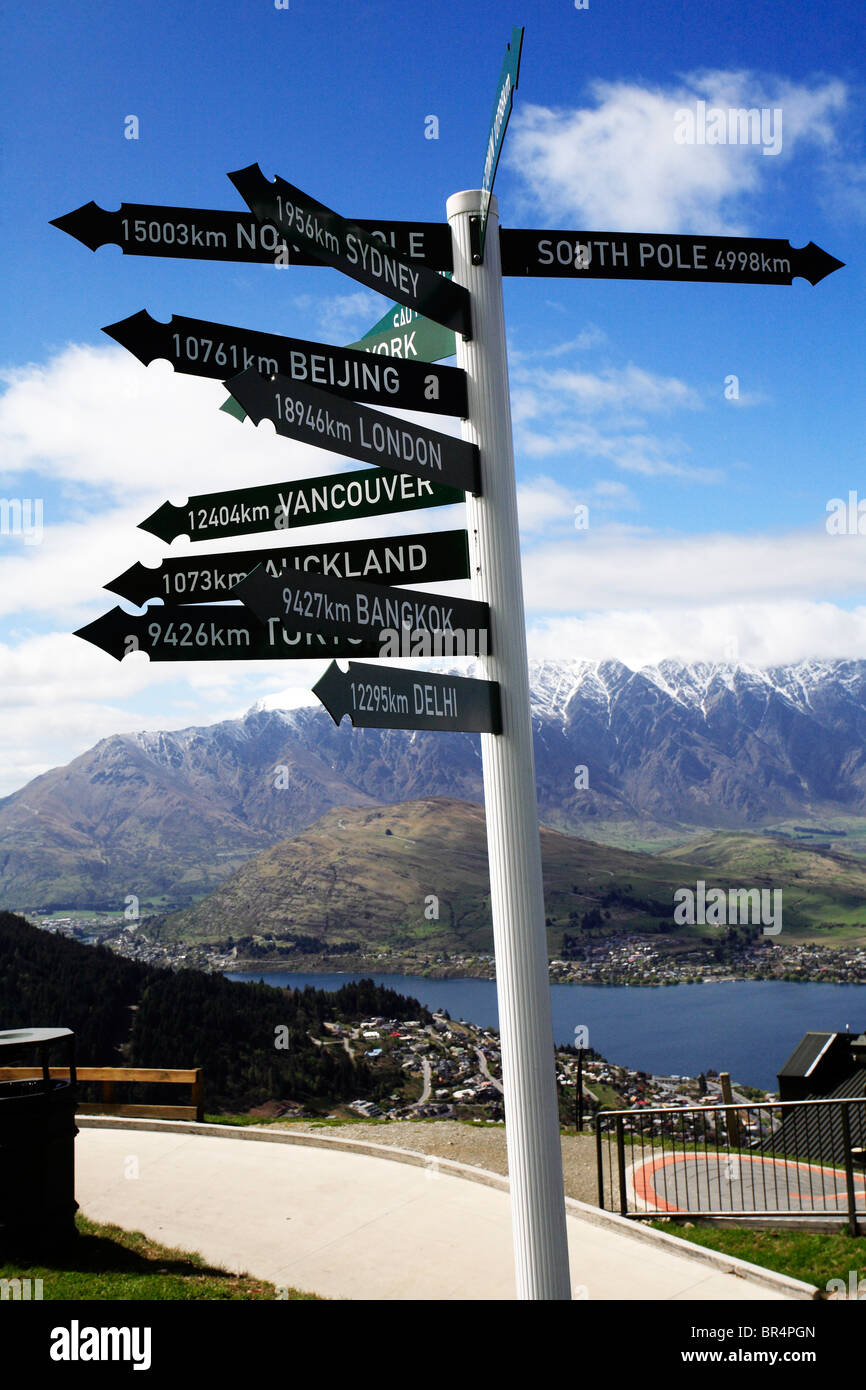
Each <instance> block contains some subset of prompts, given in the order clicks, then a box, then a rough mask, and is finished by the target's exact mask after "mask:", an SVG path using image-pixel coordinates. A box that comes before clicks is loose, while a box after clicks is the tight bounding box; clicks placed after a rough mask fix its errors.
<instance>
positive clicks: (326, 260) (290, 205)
mask: <svg viewBox="0 0 866 1390" xmlns="http://www.w3.org/2000/svg"><path fill="white" fill-rule="evenodd" d="M229 178H230V179H231V181H232V183H233V184H234V186H235V188H236V189H237V190H238V192H239V193H240V195H241V197H242V198H243V200H244V202H245V203H246V205H247V207H248V208H250V209H251V211H252V212H253V213H255V215H256V217H258V218H259V220H260V221H261V222H272V223H274V224H275V225H276V226H277V227H279V228H280V230H281V232H282V233H283V235H284V236H285V238H286V239H287V240H289V241H297V242H298V244H299V245H300V246H303V247H304V248H305V250H307V251H309V252H311V254H312V255H314V256H318V258H319V260H320V261H322V263H323V264H324V265H330V266H333V267H334V268H335V269H336V270H341V271H343V273H344V274H345V275H350V276H351V277H352V279H353V280H359V281H360V282H361V284H362V285H369V286H370V288H371V289H373V290H378V291H379V293H380V294H384V295H385V296H386V297H388V298H390V299H396V300H397V302H398V303H399V304H405V305H406V307H407V308H409V309H414V310H415V311H416V313H419V314H423V315H424V316H425V317H426V318H429V319H435V320H436V322H437V323H442V324H444V325H445V327H446V328H453V329H454V331H455V333H462V334H463V335H464V337H467V338H468V337H470V336H471V333H472V315H471V309H470V301H469V291H468V290H466V289H465V288H464V287H463V286H462V285H456V284H455V283H454V281H453V280H446V279H444V278H443V277H442V276H441V275H437V274H436V272H435V271H431V270H427V269H426V268H425V267H424V266H421V265H417V264H416V265H411V264H409V262H407V261H404V260H402V259H401V258H400V257H399V256H398V255H397V254H396V253H395V252H392V251H389V250H388V249H387V247H385V246H383V244H382V242H381V241H380V240H378V238H375V237H372V236H370V234H369V232H365V231H364V229H363V227H361V226H359V224H358V223H357V222H347V221H346V220H345V218H343V217H340V216H339V214H338V213H336V212H334V211H333V210H332V209H331V208H328V207H325V205H324V203H319V202H317V201H316V199H315V198H311V197H310V195H309V194H308V193H302V192H301V190H300V188H296V187H295V186H294V184H291V183H286V181H285V179H281V178H275V179H274V180H273V182H269V181H268V180H267V179H266V178H265V176H264V174H263V173H262V171H261V169H260V168H259V166H258V164H250V165H249V166H248V167H247V168H246V169H238V170H236V171H235V173H233V174H229Z"/></svg>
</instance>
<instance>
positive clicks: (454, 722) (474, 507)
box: [55, 28, 842, 1299]
mask: <svg viewBox="0 0 866 1390" xmlns="http://www.w3.org/2000/svg"><path fill="white" fill-rule="evenodd" d="M522 41H523V30H522V28H515V29H514V30H513V31H512V39H511V43H510V44H509V47H508V51H507V53H506V56H505V61H504V63H503V66H502V71H501V74H500V79H499V85H498V88H497V95H496V101H495V103H494V111H493V119H492V121H491V126H490V132H489V136H488V140H487V147H486V152H485V160H484V177H483V184H482V187H481V189H478V190H472V191H469V192H463V193H457V194H454V195H453V197H451V198H450V199H449V200H448V206H447V213H448V223H449V228H448V229H445V228H443V227H440V226H439V225H438V224H431V223H381V222H380V223H371V222H348V221H346V220H345V219H343V218H341V217H339V216H338V215H337V214H336V213H335V212H333V211H332V210H331V209H330V208H327V207H325V206H324V205H323V204H322V203H318V202H316V201H315V200H314V199H312V198H311V197H309V195H307V194H305V193H302V192H301V191H300V190H299V189H297V188H295V187H294V186H293V185H292V184H288V183H286V182H285V181H284V180H282V179H276V180H275V181H274V182H273V183H269V182H268V181H267V180H266V179H265V177H264V175H263V174H262V172H261V170H260V169H259V167H258V165H250V166H249V167H248V168H246V169H243V170H240V171H238V172H237V173H235V174H232V175H230V178H231V179H232V182H233V183H234V185H235V187H236V188H237V189H238V190H239V191H240V193H241V195H242V196H243V198H244V199H245V201H246V202H247V203H248V206H249V207H250V209H251V211H252V214H253V217H252V219H251V218H250V217H248V216H247V215H246V214H240V213H229V212H216V211H207V210H201V209H199V210H196V209H190V208H160V207H151V206H146V205H140V204H123V205H122V206H121V209H120V211H119V212H117V213H108V212H103V211H102V210H101V209H100V208H98V207H97V206H96V205H95V204H93V203H91V204H88V205H87V206H86V207H83V208H79V209H78V210H77V211H76V212H74V213H69V214H67V215H66V216H65V217H61V218H58V219H56V223H55V225H56V226H58V227H60V228H61V229H62V230H64V231H67V232H69V233H70V234H71V235H73V236H76V237H78V238H79V240H81V241H83V242H84V244H85V245H89V246H91V247H93V248H94V249H95V248H96V247H97V246H100V245H103V244H104V243H105V242H106V241H116V242H117V243H118V245H120V246H121V247H122V248H123V251H124V252H125V253H127V254H133V255H165V256H173V257H189V258H191V257H197V258H200V259H211V260H226V261H227V260H241V261H268V260H271V261H273V262H274V263H276V264H283V263H291V262H295V263H297V264H305V265H306V264H316V263H318V264H325V265H330V266H333V267H336V268H338V269H340V270H342V271H343V272H345V273H346V274H348V275H350V276H352V277H353V278H354V279H356V280H360V281H361V283H363V284H366V285H369V286H371V287H372V288H373V289H376V290H380V291H382V292H384V293H386V294H387V295H388V297H389V298H392V299H396V300H397V301H398V305H397V306H395V307H394V308H392V309H389V310H388V312H387V314H386V315H385V316H384V317H383V318H382V319H380V321H379V322H378V323H377V324H375V325H374V327H373V328H372V329H371V330H370V332H369V333H368V334H367V335H365V337H364V338H362V339H361V340H360V341H359V342H358V343H356V344H354V345H351V346H350V347H348V348H337V347H329V346H327V345H325V344H321V343H310V342H306V341H303V340H299V339H292V338H283V337H279V336H277V335H275V334H270V333H257V332H252V331H250V330H246V329H240V328H230V327H227V326H226V325H223V324H214V323H207V322H204V321H202V320H198V319H188V318H180V317H177V316H176V317H174V318H172V320H171V322H170V323H169V324H162V323H158V322H157V321H156V320H154V319H152V318H151V317H150V315H149V314H147V313H144V312H142V313H140V314H136V315H134V316H133V317H131V318H129V319H125V320H123V321H122V322H120V323H117V324H113V325H111V326H110V327H109V328H107V329H106V330H105V331H106V332H107V333H109V334H110V335H111V336H112V337H114V338H115V339H116V340H117V341H118V342H120V343H122V344H123V345H124V346H125V347H128V348H129V349H130V350H131V351H133V352H134V353H135V354H136V355H137V356H138V357H139V358H140V360H141V361H143V362H145V363H147V362H150V361H151V360H152V359H153V358H154V357H166V358H167V359H168V360H169V361H171V362H172V363H173V364H174V366H175V368H176V370H178V371H181V372H188V373H191V374H193V375H198V376H210V377H216V378H218V379H220V380H222V381H226V380H227V379H228V380H229V385H230V389H231V391H232V392H233V395H234V396H235V397H236V399H235V400H233V401H232V402H230V403H229V408H230V410H231V413H234V414H239V413H242V411H243V410H244V409H249V411H250V414H251V415H252V416H253V418H254V419H256V420H261V419H262V418H269V419H271V420H272V421H273V422H274V424H275V426H276V428H277V431H278V432H279V433H281V434H284V435H286V436H288V437H290V438H293V439H300V440H303V441H304V442H306V443H313V444H316V445H319V446H325V447H328V448H330V449H331V450H332V451H333V452H334V453H337V454H343V455H346V454H349V455H351V456H352V457H354V458H358V457H360V458H362V459H366V460H367V461H368V462H370V463H375V464H377V465H382V467H381V468H380V467H376V468H374V469H361V470H359V471H355V472H351V473H344V474H335V475H333V476H331V477H326V478H313V479H305V480H303V481H302V482H300V483H297V484H290V483H281V484H277V485H274V486H272V487H255V488H240V489H237V490H231V491H227V492H220V493H215V494H210V495H203V496H198V497H191V498H189V500H188V501H187V503H186V504H185V506H184V507H179V506H173V505H171V504H170V503H168V502H166V503H165V504H164V505H163V506H162V507H160V508H159V509H158V510H157V511H156V512H154V514H153V516H151V517H148V518H147V520H146V521H145V522H143V523H141V524H142V526H143V527H144V528H145V529H147V530H150V531H152V532H153V533H154V534H156V535H159V536H161V537H162V538H164V539H166V540H169V539H172V538H173V537H174V536H176V535H178V534H182V533H186V534H188V535H190V537H191V538H192V539H193V540H201V539H207V540H211V539H215V538H216V537H219V536H240V535H245V534H248V533H250V532H256V531H266V530H274V529H289V528H291V527H294V526H309V525H316V524H319V523H322V522H330V521H335V520H341V519H345V520H348V519H350V518H354V517H361V516H374V515H378V514H380V513H386V512H399V511H408V510H414V509H417V508H419V507H423V506H444V505H447V504H449V503H451V502H455V501H459V500H461V499H463V497H464V493H465V494H466V496H465V501H466V508H467V522H468V535H469V537H470V548H471V554H470V555H467V533H466V532H462V531H459V532H454V531H452V532H445V533H442V534H441V535H440V536H439V537H432V536H430V537H425V536H420V535H414V536H404V537H394V538H391V539H389V538H387V537H380V538H378V539H376V540H371V541H354V542H348V543H334V544H331V543H328V544H321V545H308V546H302V547H293V548H291V549H277V548H273V549H267V550H260V551H254V552H248V553H247V554H241V553H239V552H238V553H234V554H218V555H213V554H211V555H203V556H198V557H192V558H190V557H189V556H188V555H184V556H173V557H170V558H169V559H168V560H166V561H164V562H163V564H162V565H161V566H160V567H159V568H158V569H156V570H149V569H148V570H146V569H144V567H142V566H140V565H138V566H133V567H132V569H130V570H128V571H127V572H126V574H124V575H121V576H119V578H118V579H116V580H114V581H113V584H112V585H111V586H110V587H113V588H114V589H115V591H116V592H119V593H121V594H123V595H124V596H125V597H127V598H130V599H133V600H140V599H144V598H150V597H153V596H154V590H156V592H157V593H158V594H159V595H160V596H162V597H165V598H168V599H170V600H176V599H178V598H182V599H183V600H184V602H183V604H181V605H178V604H176V603H174V602H172V603H170V604H168V605H167V606H156V607H152V608H149V609H148V610H147V612H145V613H144V614H141V615H139V616H131V615H129V614H127V613H125V612H124V611H123V610H121V609H120V608H115V609H113V610H112V611H111V612H109V613H106V614H104V615H103V616H102V617H100V618H98V619H97V620H96V621H95V622H93V623H90V624H88V625H87V626H86V627H84V628H81V629H80V630H79V632H78V634H77V635H78V636H80V637H82V638H84V639H85V640H87V641H89V642H92V643H94V644H95V645H97V646H99V647H101V648H102V649H103V650H104V651H106V652H109V653H110V654H111V655H112V656H114V657H116V658H117V659H118V660H119V659H122V657H123V656H124V655H125V654H126V653H127V652H129V651H135V650H142V651H146V652H147V654H148V656H149V658H150V659H151V660H153V661H186V660H221V661H224V660H256V659H261V658H281V659H298V658H306V659H310V658H312V657H315V656H322V655H328V656H331V657H332V658H335V659H336V658H339V657H343V656H347V655H354V656H376V655H379V656H400V657H402V656H409V657H415V656H419V655H425V656H427V655H439V654H440V653H441V654H446V652H447V654H449V655H455V654H464V653H467V652H469V651H471V652H472V653H473V654H475V655H478V657H479V660H480V663H481V668H482V671H483V674H484V677H485V678H484V679H482V680H470V679H467V678H465V677H458V676H454V675H451V674H445V673H436V674H432V673H429V672H423V671H422V672H417V671H411V670H403V669H398V668H393V667H383V666H369V665H365V666H358V665H356V664H354V663H350V666H349V670H348V672H343V671H341V670H340V669H339V667H338V666H337V665H336V664H335V661H332V663H331V665H330V666H329V668H328V670H327V671H326V673H325V675H324V676H323V677H322V678H321V679H320V680H319V682H318V683H317V685H316V686H315V687H314V690H315V693H316V695H317V696H318V697H319V699H320V700H321V701H322V703H323V704H324V706H325V707H326V708H327V709H328V711H329V712H330V714H331V716H332V718H333V719H334V720H335V721H336V722H337V723H339V721H340V719H341V718H342V716H343V715H344V714H348V715H349V717H350V719H351V721H352V723H353V724H355V725H358V726H361V727H370V728H395V729H438V730H447V729H450V730H464V731H470V730H471V731H476V732H480V734H481V752H482V763H483V776H484V795H485V808H486V815H487V835H488V857H489V863H490V890H491V891H490V902H491V915H492V919H493V932H494V941H495V953H496V964H497V995H498V1000H499V1017H500V1035H501V1043H502V1072H503V1089H504V1098H505V1111H506V1139H507V1144H508V1169H509V1178H510V1192H511V1206H512V1218H513V1231H514V1253H515V1272H516V1281H517V1292H518V1296H519V1297H521V1298H532V1299H568V1298H569V1297H570V1284H569V1268H568V1244H567V1239H566V1228H565V1205H564V1199H563V1184H562V1163H561V1153H560V1138H559V1124H558V1108H557V1095H556V1089H557V1088H556V1084H555V1070H554V1064H553V1030H552V1020H551V1007H550V989H549V979H548V966H547V942H546V931H545V918H544V897H543V889H542V879H541V857H540V846H539V829H538V811H537V797H536V785H535V769H534V758H533V747H532V728H531V718H530V696H529V678H528V667H527V658H526V630H525V620H524V611H523V591H522V582H521V567H520V549H519V537H518V528H517V501H516V484H515V476H514V457H513V443H512V432H511V415H510V402H509V392H508V367H507V359H506V350H505V323H504V313H503V304H502V276H503V274H506V275H520V276H529V275H532V276H540V277H545V276H563V277H570V278H579V277H583V278H584V279H641V280H671V281H676V280H682V281H706V282H709V283H717V284H726V283H747V284H749V283H751V284H786V285H789V284H791V283H792V282H793V279H794V278H795V277H796V276H798V275H799V276H803V277H804V278H806V279H807V280H809V281H810V282H811V283H812V284H813V285H814V284H817V283H818V282H819V281H820V280H822V279H823V278H824V277H825V276H826V275H828V274H830V273H831V272H832V271H833V270H836V269H838V268H839V267H840V266H841V264H842V262H841V261H838V260H836V259H835V258H834V257H833V256H831V255H829V254H828V253H827V252H825V251H823V250H822V249H821V248H820V247H817V246H815V245H814V243H812V242H810V243H809V244H808V246H806V247H803V248H802V249H799V250H798V249H796V248H793V247H791V246H790V244H789V243H788V242H785V241H779V240H768V239H761V238H739V237H697V236H680V235H663V236H662V235H658V234H655V233H646V234H644V233H636V232H624V233H619V232H616V233H614V232H607V233H600V232H588V231H587V232H575V231H545V230H531V229H523V230H521V229H517V230H514V231H505V232H502V233H501V234H500V232H499V226H498V215H497V205H496V200H495V198H494V197H493V195H492V188H493V183H494V179H495V176H496V169H497V165H498V161H499V157H500V154H501V151H502V144H503V140H504V136H505V130H506V127H507V124H508V118H509V114H510V111H511V106H512V101H513V94H514V90H515V88H516V86H517V80H518V75H519V67H520V55H521V48H522ZM488 227H489V229H490V233H491V234H490V238H489V241H486V235H487V230H488ZM443 233H444V235H443ZM485 247H486V251H487V256H486V260H485ZM437 271H453V277H454V278H453V280H449V279H446V278H444V276H442V275H439V274H437V273H436V272H437ZM400 306H402V307H400ZM431 321H432V322H431ZM439 326H441V328H440V327H439ZM455 335H456V336H455ZM455 348H456V353H457V359H458V368H456V369H455V368H453V367H441V366H433V365H429V364H427V365H425V361H426V359H428V358H429V360H430V363H432V362H434V361H436V362H438V361H439V359H440V358H441V357H442V356H446V355H450V354H451V353H452V352H453V351H454V349H455ZM446 349H447V351H446ZM341 398H342V399H341ZM359 401H360V402H367V403H372V404H374V405H375V404H378V405H385V406H393V407H397V408H406V409H414V410H423V411H431V412H434V413H439V414H450V415H456V416H460V417H461V419H462V436H463V437H462V440H459V441H458V440H455V439H452V438H451V437H450V436H445V435H440V434H437V433H436V432H434V431H432V430H428V429H422V428H419V427H418V426H414V425H409V424H406V423H405V422H403V421H402V420H399V419H397V418H395V417H394V416H393V415H387V414H386V415H383V414H381V413H380V412H377V411H374V410H367V409H364V408H363V406H359V405H358V404H357V402H359ZM238 402H240V404H238ZM383 470H384V471H383ZM389 470H397V471H389ZM467 572H469V573H471V579H472V594H473V597H472V599H462V598H451V597H450V596H448V597H446V596H444V595H440V594H429V593H425V592H424V591H419V590H418V589H411V588H402V587H398V586H397V584H396V583H395V582H394V581H397V580H401V581H403V582H406V581H410V582H411V581H416V582H420V581H421V580H422V579H423V580H432V579H434V577H435V576H437V575H438V576H440V577H441V578H443V579H445V578H446V577H451V578H456V577H458V576H463V575H465V574H466V573H467ZM370 574H375V576H376V579H377V581H380V582H376V583H370V582H368V577H369V575H370ZM382 581H384V582H382ZM223 594H224V595H225V596H226V597H229V596H230V597H231V599H232V600H234V599H236V598H240V599H241V600H242V603H240V604H238V603H234V602H229V603H221V604H213V603H208V602H201V600H202V599H204V598H210V597H211V596H212V595H223ZM247 607H248V608H249V609H250V610H252V611H251V612H248V611H247ZM253 614H255V616H253ZM436 643H439V644H440V647H439V648H438V649H437V647H436Z"/></svg>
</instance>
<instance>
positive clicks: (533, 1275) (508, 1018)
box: [447, 189, 571, 1299]
mask: <svg viewBox="0 0 866 1390" xmlns="http://www.w3.org/2000/svg"><path fill="white" fill-rule="evenodd" d="M480 207H481V192H480V190H477V189H473V190H471V191H467V192H463V193H455V194H453V195H452V197H450V198H449V199H448V203H447V213H448V221H449V223H450V224H451V239H452V243H453V248H454V279H455V280H456V281H457V283H458V284H461V285H465V286H466V287H467V289H468V290H469V292H470V294H471V296H472V338H471V340H469V341H466V340H464V339H462V338H461V337H460V336H459V335H458V338H457V362H458V365H459V366H460V367H462V368H463V370H464V371H465V372H466V376H467V385H468V393H469V417H468V419H466V420H465V421H464V422H463V438H464V439H469V440H472V441H473V442H474V443H476V444H477V445H478V447H479V451H480V455H481V487H482V495H481V496H480V497H471V496H469V495H468V494H467V499H466V503H467V523H468V529H469V543H470V554H471V555H472V570H473V574H472V593H473V597H474V598H476V599H481V600H483V601H484V602H486V603H489V605H490V625H491V637H492V641H491V646H492V653H491V655H489V656H486V657H482V658H481V661H482V665H483V667H484V668H485V669H484V674H485V676H486V677H487V679H488V680H496V681H499V682H500V686H501V692H502V733H501V734H482V735H481V754H482V764H483V770H484V804H485V808H486V814H487V853H488V858H489V861H490V903H491V910H492V915H493V937H494V945H495V951H496V990H497V998H498V1001H499V1029H500V1036H501V1043H502V1080H503V1087H504V1092H505V1133H506V1141H507V1146H508V1174H509V1181H510V1188H511V1215H512V1225H513V1232H514V1266H515V1277H516V1283H517V1297H518V1298H522V1299H569V1298H570V1297H571V1286H570V1281H569V1269H568V1242H567V1238H566V1227H565V1199H564V1193H563V1185H562V1152H561V1149H560V1137H559V1114H558V1106H557V1093H556V1068H555V1062H554V1049H553V1022H552V1018H551V1009H550V984H549V978H548V968H547V938H546V931H545V924H544V893H543V888H542V879H541V846H540V842H539V834H538V803H537V798H536V790H535V759H534V756H533V751H532V724H531V718H530V706H529V671H528V667H527V658H526V627H525V621H524V614H523V586H522V580H521V571H520V543H519V538H518V529H517V488H516V483H515V476H514V450H513V445H512V439H511V406H510V402H509V397H508V361H507V357H506V351H505V315H504V312H503V306H502V270H501V265H500V258H499V218H498V209H497V203H496V198H495V197H492V198H491V200H490V209H489V215H488V221H487V237H486V242H485V248H484V264H483V265H480V266H478V265H473V263H472V250H471V241H470V225H469V223H470V217H472V216H474V215H477V214H478V212H479V210H480Z"/></svg>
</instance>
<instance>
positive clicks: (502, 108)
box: [472, 25, 523, 265]
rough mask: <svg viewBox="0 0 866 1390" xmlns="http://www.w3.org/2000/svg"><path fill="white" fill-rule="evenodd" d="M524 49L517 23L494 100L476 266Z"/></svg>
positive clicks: (482, 192)
mask: <svg viewBox="0 0 866 1390" xmlns="http://www.w3.org/2000/svg"><path fill="white" fill-rule="evenodd" d="M522 48H523V28H522V26H520V25H515V26H514V28H513V29H512V30H511V42H510V43H509V45H508V47H507V48H506V50H505V57H504V58H503V60H502V71H501V72H500V74H499V82H498V83H497V86H496V100H495V101H494V103H493V115H492V116H491V118H490V131H489V133H488V136H487V149H486V150H485V152H484V175H483V178H482V180H481V217H480V219H479V224H480V225H479V228H478V249H477V251H475V252H473V256H472V259H473V261H474V262H475V263H476V265H480V264H481V262H482V261H483V260H484V239H485V237H486V235H487V212H488V209H489V207H490V195H491V193H492V192H493V180H494V179H495V178H496V170H497V167H498V165H499V156H500V154H501V153H502V143H503V141H504V139H505V128H506V126H507V125H508V118H509V116H510V115H511V104H512V102H513V100H514V93H515V91H516V89H517V75H518V73H519V71H520V53H521V50H522Z"/></svg>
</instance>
